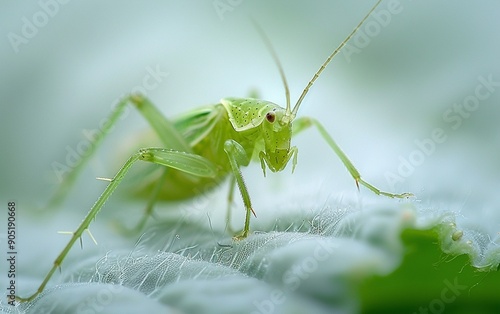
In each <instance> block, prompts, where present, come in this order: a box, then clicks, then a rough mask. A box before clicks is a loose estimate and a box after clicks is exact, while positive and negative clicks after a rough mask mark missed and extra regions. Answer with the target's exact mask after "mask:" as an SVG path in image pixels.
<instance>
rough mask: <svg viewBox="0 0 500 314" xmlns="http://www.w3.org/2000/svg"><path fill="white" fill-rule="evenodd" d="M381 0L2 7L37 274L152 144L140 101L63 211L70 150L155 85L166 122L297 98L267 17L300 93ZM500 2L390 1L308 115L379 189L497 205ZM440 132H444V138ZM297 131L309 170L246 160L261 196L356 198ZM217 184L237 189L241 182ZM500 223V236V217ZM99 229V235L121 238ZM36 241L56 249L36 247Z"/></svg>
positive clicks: (1, 126) (317, 93) (7, 108)
mask: <svg viewBox="0 0 500 314" xmlns="http://www.w3.org/2000/svg"><path fill="white" fill-rule="evenodd" d="M374 2H375V1H362V2H361V1H356V2H354V1H314V2H313V3H305V2H302V1H272V2H269V1H264V0H262V1H245V0H242V1H225V0H215V1H198V2H197V3H196V4H195V3H193V2H186V1H147V2H144V1H127V2H119V1H107V2H106V3H103V2H99V1H85V2H76V1H68V3H62V1H61V2H58V1H56V0H53V1H39V2H36V1H30V2H12V1H10V2H3V3H2V4H1V5H0V7H1V8H0V29H1V33H2V40H1V41H0V55H1V63H0V73H1V74H0V80H1V84H0V95H1V98H0V99H1V105H0V134H1V136H0V147H1V162H0V169H1V170H0V173H1V176H0V177H1V179H0V191H1V192H0V198H1V200H2V205H1V206H3V208H6V203H7V201H8V200H15V201H16V202H17V204H18V215H19V218H18V223H19V228H20V230H19V233H18V234H19V251H20V252H21V253H20V255H19V259H20V260H19V263H20V264H19V265H20V266H19V267H20V269H23V271H26V272H29V270H28V269H29V265H30V263H32V262H33V260H37V259H38V258H40V261H41V266H40V268H43V269H48V267H49V266H50V264H51V263H52V260H53V258H54V257H55V255H56V254H57V252H58V251H59V250H60V247H61V245H62V243H65V242H66V241H67V239H66V238H65V237H64V236H60V235H57V234H56V233H55V231H59V230H74V228H75V226H76V225H77V224H78V222H79V221H80V220H81V219H82V218H83V215H84V214H85V213H86V212H87V210H88V208H90V206H91V205H92V204H93V203H94V201H95V199H96V198H97V196H98V195H99V193H100V192H101V191H102V190H103V189H104V187H105V183H103V182H99V181H96V180H95V177H98V176H99V177H112V176H113V175H114V173H115V172H116V171H117V169H118V167H119V166H120V165H121V164H122V163H123V162H124V161H125V160H126V159H127V157H128V153H123V152H127V151H129V150H130V149H133V148H135V147H140V146H141V145H140V143H135V142H134V140H133V139H134V137H135V136H136V134H137V133H138V132H141V131H142V130H144V129H147V124H146V122H145V121H144V120H143V119H142V117H140V116H139V115H138V114H137V113H136V112H134V111H133V110H129V111H127V113H126V114H125V115H124V118H123V119H122V120H121V121H120V122H119V123H118V124H117V125H116V127H115V128H114V129H113V131H112V132H111V133H110V135H109V137H108V138H107V139H106V141H105V142H104V145H103V147H102V149H101V150H99V152H98V154H97V155H96V157H95V158H94V159H92V161H91V162H90V164H89V166H88V167H87V168H86V170H85V171H84V172H83V173H82V176H81V177H80V178H79V180H78V183H77V185H76V187H75V190H74V191H73V192H72V193H71V194H70V196H69V198H68V201H67V202H66V203H65V205H64V206H62V207H61V210H59V211H50V212H40V211H39V210H36V209H37V208H41V207H42V206H43V205H44V204H45V203H46V201H47V200H48V199H49V197H50V195H51V193H52V192H53V191H54V190H55V188H56V187H57V184H58V182H59V181H58V176H57V171H55V170H54V169H55V168H54V167H57V165H65V164H67V161H66V158H67V155H68V152H69V151H71V150H77V149H78V147H79V146H78V145H79V144H80V143H82V140H83V141H84V140H85V134H86V133H87V134H88V131H89V130H95V129H98V128H99V123H100V122H101V121H103V120H105V118H106V117H107V115H108V114H109V112H110V111H111V109H112V107H113V105H115V104H116V102H117V100H118V99H120V97H122V96H123V95H124V94H126V93H130V92H131V91H143V92H146V94H147V96H148V97H149V98H150V99H151V100H152V101H153V102H154V103H155V104H156V105H157V106H158V107H159V108H160V110H161V111H162V112H163V113H164V114H165V115H166V116H167V117H174V116H176V115H177V114H180V113H183V112H186V111H189V110H191V109H192V108H195V107H197V106H200V105H205V104H211V103H217V102H218V101H219V99H220V98H223V97H228V96H240V97H245V96H247V95H249V93H250V91H251V90H253V89H255V90H257V91H258V92H259V94H260V96H261V97H262V98H263V99H266V100H269V101H273V102H275V103H278V104H282V105H283V106H284V105H285V97H284V90H283V85H282V82H281V80H280V77H279V73H278V71H277V68H276V65H275V64H274V63H273V60H272V58H271V56H270V53H269V51H267V49H266V47H265V45H264V44H263V42H262V40H261V39H260V38H259V36H258V34H257V32H256V30H255V29H254V27H253V26H252V23H251V20H250V18H254V19H255V20H256V21H258V23H259V24H260V25H261V26H262V28H263V29H264V30H265V31H266V33H267V35H268V36H269V38H270V39H271V41H272V43H273V45H274V47H275V49H276V51H277V54H278V55H279V58H280V60H281V62H282V65H283V67H284V69H285V73H286V76H287V79H288V83H289V85H290V90H291V98H292V103H293V102H294V101H296V99H297V98H298V96H299V95H300V93H301V92H302V90H303V88H304V87H305V85H306V84H307V82H308V80H309V79H310V78H311V77H312V75H313V74H314V72H315V71H316V70H317V69H318V68H319V66H320V65H321V63H322V62H323V61H324V60H325V58H326V57H327V56H328V55H329V54H330V53H331V51H332V50H333V49H334V48H335V47H337V45H338V44H339V43H340V42H341V41H342V40H343V39H344V38H345V37H346V36H347V35H348V34H349V32H350V31H351V30H352V29H353V27H354V26H355V25H356V24H357V23H358V22H359V21H360V20H361V19H362V17H363V16H364V14H366V12H367V11H368V10H369V9H370V8H371V6H372V5H373V3H374ZM390 3H391V5H390V6H389V4H390ZM499 11H500V3H498V2H497V1H493V0H490V1H487V0H485V1H480V2H470V1H465V0H463V1H439V2H436V1H418V2H417V1H409V0H401V1H392V2H391V1H383V2H382V4H381V5H380V7H379V8H378V9H377V12H379V13H378V15H377V17H375V16H373V17H372V18H371V19H370V20H369V23H367V24H366V25H365V27H363V28H362V29H361V33H362V34H361V35H359V36H361V37H357V38H356V37H355V38H354V40H353V41H351V42H350V43H349V47H348V49H347V50H344V52H343V53H341V54H339V55H338V56H337V57H336V58H335V59H334V61H333V62H332V63H331V64H330V65H329V67H328V68H327V69H326V70H325V71H324V72H323V74H322V76H321V77H320V78H319V79H318V81H317V83H316V84H315V85H314V87H313V88H312V89H311V91H310V92H309V94H308V95H307V97H306V99H305V101H304V102H303V104H302V107H301V109H300V110H299V115H308V116H311V117H316V118H318V119H319V120H320V121H321V122H322V123H323V124H324V125H325V126H326V128H327V129H328V131H329V132H330V134H332V136H333V137H334V138H335V139H336V141H337V142H338V144H339V145H340V146H341V147H342V148H343V150H344V151H345V152H346V153H347V155H348V156H349V157H350V158H351V160H352V161H353V162H354V164H355V165H356V166H357V168H358V169H359V170H360V172H361V174H362V175H363V176H364V178H365V179H366V180H367V181H369V182H370V183H373V184H374V185H376V186H377V187H380V188H381V189H384V190H389V191H391V192H407V191H410V192H413V193H415V194H416V195H417V199H416V201H417V202H420V203H421V204H429V205H430V206H437V204H439V205H440V206H441V205H442V204H444V206H450V207H453V208H455V207H456V210H457V211H458V212H460V213H461V214H462V215H464V216H466V217H472V218H474V219H478V220H481V219H482V220H484V219H485V217H491V216H489V215H491V213H492V212H493V211H495V209H497V208H498V205H497V204H498V202H497V201H498V197H497V196H496V194H497V193H496V189H497V188H498V186H499V179H498V178H499V175H500V163H499V162H498V156H499V152H500V128H499V126H498V121H499V118H500V107H499V101H500V86H499V85H500V83H498V82H500V59H499V58H498V55H499V52H500V38H499V37H498V35H497V29H498V26H499V22H498V14H499V13H500V12H499ZM386 13H387V14H386ZM488 81H490V82H493V83H491V84H489V85H488V84H487V83H484V82H488ZM485 84H486V85H487V86H485ZM495 84H496V85H495ZM478 86H483V87H478ZM478 89H480V90H481V91H480V93H481V94H480V96H479V98H481V99H479V98H478V96H477V94H476V93H477V90H478ZM474 97H475V98H474ZM474 99H476V100H478V102H477V103H476V102H475V100H474ZM86 130H87V131H86ZM436 130H437V131H436ZM439 130H441V131H439ZM436 132H437V133H436ZM433 134H434V135H435V134H440V135H439V136H436V138H439V140H440V142H436V140H435V139H434V140H433V143H434V144H429V143H430V142H429V140H428V139H430V138H432V136H433ZM416 142H418V143H428V144H426V145H427V146H422V145H420V146H419V145H418V144H417V143H416ZM294 143H295V145H296V146H297V147H298V148H299V163H298V166H297V169H296V173H295V174H294V175H293V176H292V175H291V174H290V171H291V168H290V167H288V168H287V169H286V170H285V171H284V172H283V173H281V174H273V175H268V178H266V179H263V178H262V174H261V170H260V166H259V165H253V166H250V167H249V168H248V169H246V170H245V171H244V174H245V175H246V177H247V181H248V182H249V183H248V185H249V187H250V190H251V193H252V194H253V195H255V196H254V199H255V201H254V203H255V204H257V205H256V208H258V206H259V205H258V204H261V205H260V206H263V205H264V204H266V202H267V200H268V198H269V197H272V202H274V203H283V202H285V203H286V202H289V201H290V200H289V199H290V198H289V194H290V193H289V194H287V193H271V194H270V192H269V191H273V189H276V186H280V187H281V190H288V191H299V192H300V193H301V194H300V195H301V197H307V196H308V195H315V194H307V193H314V192H312V191H317V190H318V188H319V189H320V190H321V191H322V193H323V196H322V197H324V198H329V197H333V198H342V197H346V198H349V197H353V198H356V197H357V195H358V194H357V190H356V189H355V186H354V184H353V182H352V179H351V178H350V176H349V174H348V173H347V172H346V171H345V169H344V168H343V165H342V164H341V162H340V161H339V160H338V158H337V157H336V156H335V155H334V154H333V153H332V152H331V151H330V149H329V148H328V147H327V145H326V144H325V143H324V142H323V140H322V139H321V137H320V136H319V134H318V133H317V131H315V130H311V131H308V132H304V133H303V134H301V135H299V136H298V137H297V138H296V139H294ZM422 147H425V148H422ZM408 165H410V166H408ZM137 184H140V182H137ZM266 191H267V193H266ZM316 193H317V192H316ZM215 194H216V195H217V197H219V198H220V199H223V200H225V197H226V190H225V189H223V190H222V189H221V191H219V192H216V193H215ZM361 194H363V195H366V196H367V195H368V194H369V192H368V191H367V190H362V191H361ZM119 197H120V196H119V195H117V196H116V198H117V199H119ZM140 207H141V206H140ZM1 212H2V213H4V212H5V211H4V210H2V211H1ZM105 212H106V213H104V212H103V217H114V215H115V213H116V211H115V212H113V211H112V210H110V209H109V208H106V210H105ZM223 214H224V211H223V210H222V211H221V217H222V215H223ZM214 215H217V214H214ZM497 216H498V215H497ZM100 217H101V216H100ZM260 217H261V216H259V218H260ZM104 219H105V218H102V219H101V221H102V220H104ZM2 221H5V219H2ZM96 228H97V227H96ZM491 228H492V232H494V230H497V232H498V231H500V221H499V222H492V224H491ZM495 228H496V229H495ZM0 230H3V227H2V228H1V229H0ZM93 231H94V233H97V238H98V240H99V239H103V238H104V239H106V237H109V236H110V234H109V231H108V232H106V230H97V231H95V230H93ZM100 232H103V236H101V237H99V233H100ZM37 237H38V238H40V239H43V241H44V243H46V244H47V247H31V246H32V243H33V242H32V241H33V239H34V238H37ZM112 237H114V235H112ZM85 242H86V243H87V244H86V247H85V248H86V249H88V248H90V247H91V246H92V245H91V244H90V240H89V241H87V239H86V240H85ZM104 246H105V244H104ZM108 249H109V247H108ZM104 250H105V249H104ZM76 251H78V250H76ZM3 252H4V250H2V254H3ZM3 260H4V259H2V263H3ZM23 261H24V262H23ZM42 272H44V271H42ZM33 273H34V271H33ZM37 283H38V279H37V280H33V283H32V284H33V285H36V284H37ZM3 285H4V282H3V280H2V287H3ZM26 285H28V284H26ZM23 289H29V288H28V287H26V286H24V287H23Z"/></svg>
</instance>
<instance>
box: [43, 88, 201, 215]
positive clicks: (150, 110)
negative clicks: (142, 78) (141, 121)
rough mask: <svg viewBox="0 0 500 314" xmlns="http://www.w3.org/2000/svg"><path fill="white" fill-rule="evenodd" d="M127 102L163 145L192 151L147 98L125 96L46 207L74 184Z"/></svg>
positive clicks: (54, 205) (56, 203)
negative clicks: (134, 108)
mask: <svg viewBox="0 0 500 314" xmlns="http://www.w3.org/2000/svg"><path fill="white" fill-rule="evenodd" d="M129 103H131V104H133V105H134V107H136V108H137V110H138V111H139V113H140V114H141V115H142V116H143V117H144V118H145V119H146V120H147V121H148V122H149V124H150V126H151V127H152V128H153V129H154V130H155V133H156V134H157V135H158V137H159V138H160V140H161V141H162V143H163V145H165V147H169V148H172V149H175V150H178V151H184V152H190V153H192V150H191V147H190V146H189V145H188V144H187V143H186V141H185V140H184V139H183V138H182V136H181V134H179V132H177V130H175V128H174V126H173V125H172V123H171V122H170V121H169V120H168V119H167V118H165V117H164V116H163V115H162V114H161V112H160V111H159V110H158V109H157V108H156V107H155V106H154V105H153V104H152V103H151V102H150V101H149V100H148V99H147V98H145V97H143V96H141V95H137V94H136V95H130V96H127V97H125V98H123V99H122V100H121V101H120V102H119V103H118V104H117V105H116V107H115V108H114V109H113V111H112V112H111V114H110V115H109V117H108V119H107V120H106V123H104V125H103V127H102V128H101V129H100V130H99V132H98V133H97V134H96V135H95V136H94V138H93V139H92V142H91V145H89V147H90V148H89V152H88V153H87V154H85V155H84V156H81V160H80V162H79V163H78V165H76V167H75V168H73V169H72V170H71V171H70V173H68V175H67V176H65V177H64V178H63V181H62V182H61V183H60V184H59V187H58V189H57V190H56V191H55V193H54V194H53V196H52V197H51V198H50V200H49V201H48V203H47V206H46V208H53V207H57V206H58V205H60V204H61V202H62V201H63V200H64V199H65V197H66V196H67V195H68V193H69V191H70V190H71V188H72V186H73V185H74V183H75V181H76V178H77V177H78V175H79V174H80V173H81V171H82V169H83V168H84V167H85V165H86V164H87V163H88V161H89V160H90V159H91V158H92V156H93V155H94V153H95V152H96V151H97V149H98V147H99V145H101V143H102V141H103V140H104V138H105V137H106V135H107V134H108V133H109V130H110V129H111V128H113V126H114V125H115V124H116V123H117V122H118V120H119V119H120V118H121V117H122V115H123V113H124V111H125V108H126V106H127V105H128V104H129Z"/></svg>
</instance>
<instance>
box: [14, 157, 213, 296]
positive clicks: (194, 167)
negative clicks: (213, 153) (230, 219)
mask: <svg viewBox="0 0 500 314" xmlns="http://www.w3.org/2000/svg"><path fill="white" fill-rule="evenodd" d="M138 160H143V161H147V162H152V163H155V164H159V165H163V166H165V167H169V168H173V169H177V170H180V171H183V172H186V173H189V174H192V175H195V176H199V177H208V178H213V177H215V176H216V173H217V169H216V167H215V166H214V165H213V164H212V163H211V162H210V161H208V160H207V159H205V158H203V157H201V156H198V155H195V154H191V153H186V152H180V151H176V150H172V149H165V148H143V149H140V150H139V152H137V153H136V154H134V155H132V156H131V157H130V158H129V159H128V160H127V161H126V162H125V164H124V165H123V166H122V167H121V169H120V170H119V171H118V172H117V173H116V175H115V177H114V178H113V179H112V180H111V181H110V183H109V184H108V186H107V187H106V189H105V190H104V192H103V193H102V194H101V196H99V198H98V199H97V201H96V202H95V204H94V205H93V206H92V208H91V209H90V211H89V212H88V214H87V216H85V219H84V220H83V221H82V222H81V224H80V226H79V227H78V228H77V229H76V231H75V232H73V236H72V237H71V239H70V240H69V242H68V244H66V246H65V247H64V249H63V250H62V251H61V253H60V254H59V256H57V258H56V259H55V261H54V265H53V266H52V268H51V269H50V271H49V272H48V273H47V275H46V276H45V279H44V280H43V282H42V284H41V285H40V286H39V287H38V289H37V291H36V292H35V293H33V294H32V295H31V296H29V297H26V298H22V297H18V296H16V299H17V300H18V301H21V302H27V301H31V300H33V299H34V298H35V297H36V296H38V295H39V294H40V293H41V292H42V291H43V290H44V289H45V286H46V285H47V283H48V282H49V280H50V278H51V277H52V275H53V274H54V272H55V271H56V269H57V268H59V267H60V266H61V264H62V263H63V261H64V259H65V258H66V255H68V252H69V251H70V250H71V248H72V247H73V245H74V244H75V242H76V241H77V240H78V239H79V238H80V237H81V236H82V234H83V232H84V231H85V230H87V229H88V228H89V225H90V223H91V222H92V221H93V220H94V219H95V218H96V215H97V214H98V213H99V211H100V210H101V208H102V207H103V206H104V204H105V203H106V201H107V200H108V199H109V197H110V196H111V194H112V193H113V192H114V191H115V189H116V188H117V187H118V185H119V184H120V182H121V181H122V180H123V178H124V177H125V175H126V174H127V172H128V171H129V169H130V168H131V167H132V165H133V164H134V163H135V162H136V161H138Z"/></svg>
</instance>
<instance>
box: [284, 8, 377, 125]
mask: <svg viewBox="0 0 500 314" xmlns="http://www.w3.org/2000/svg"><path fill="white" fill-rule="evenodd" d="M380 2H382V0H378V1H377V3H376V4H375V5H374V6H373V7H372V8H371V10H370V11H369V12H368V13H367V14H366V15H365V17H364V18H363V19H362V20H361V22H359V24H358V25H357V26H356V27H355V28H354V30H353V31H352V32H351V33H350V34H349V36H347V37H346V39H344V41H343V42H342V43H340V45H339V46H338V47H337V49H335V50H334V51H333V52H332V54H331V55H329V56H328V58H326V61H325V62H324V63H323V64H322V65H321V67H320V68H319V70H318V71H317V72H316V73H314V76H313V77H312V79H311V80H310V81H309V83H308V84H307V86H306V88H304V91H303V92H302V95H300V97H299V100H297V103H296V104H295V107H293V110H292V115H293V116H295V115H296V114H297V111H298V110H299V107H300V104H301V103H302V100H304V97H306V95H307V92H308V91H309V89H310V88H311V86H312V85H313V84H314V82H315V81H316V80H317V79H318V77H319V75H320V74H321V72H323V70H324V69H325V68H326V66H327V65H328V63H330V61H332V59H333V57H335V55H336V54H337V53H339V52H340V50H341V49H342V48H343V47H344V46H345V44H346V43H347V42H348V41H349V39H351V37H352V36H354V34H356V32H357V31H358V29H359V28H360V27H361V25H363V23H364V22H365V21H366V19H367V18H368V17H369V16H370V14H372V12H373V11H374V10H375V8H377V6H378V5H379V4H380Z"/></svg>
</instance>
